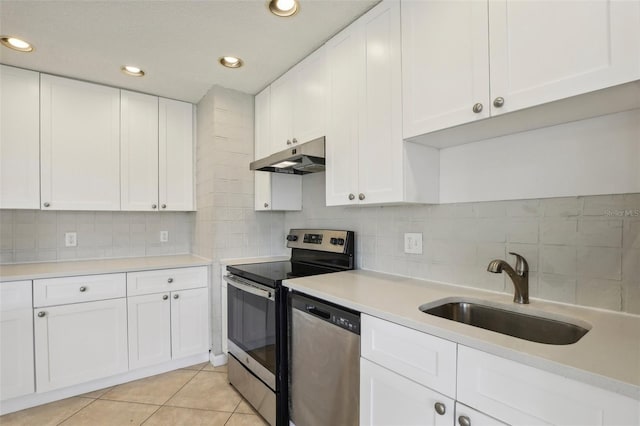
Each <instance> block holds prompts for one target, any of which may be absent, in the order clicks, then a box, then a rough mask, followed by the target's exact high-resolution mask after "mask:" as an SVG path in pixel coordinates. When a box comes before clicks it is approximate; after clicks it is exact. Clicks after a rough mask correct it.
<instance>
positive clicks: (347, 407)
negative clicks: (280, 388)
mask: <svg viewBox="0 0 640 426" xmlns="http://www.w3.org/2000/svg"><path fill="white" fill-rule="evenodd" d="M290 301H291V317H290V328H289V366H290V368H289V418H290V421H291V422H292V423H294V424H295V425H296V426H326V425H341V426H349V425H358V423H359V417H360V416H359V414H360V413H359V410H360V403H359V401H360V395H359V393H360V314H359V313H357V312H354V311H351V310H349V309H346V308H343V307H340V306H337V305H333V304H329V303H327V302H324V301H320V300H318V299H314V298H311V297H308V296H306V295H302V294H299V293H295V292H292V293H290Z"/></svg>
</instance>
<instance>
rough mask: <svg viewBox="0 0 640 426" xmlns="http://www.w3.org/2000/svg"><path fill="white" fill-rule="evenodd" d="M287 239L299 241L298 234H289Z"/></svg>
mask: <svg viewBox="0 0 640 426" xmlns="http://www.w3.org/2000/svg"><path fill="white" fill-rule="evenodd" d="M287 241H298V236H297V235H287Z"/></svg>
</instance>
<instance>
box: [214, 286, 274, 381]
mask: <svg viewBox="0 0 640 426" xmlns="http://www.w3.org/2000/svg"><path fill="white" fill-rule="evenodd" d="M224 280H225V281H226V282H227V283H228V284H229V285H228V286H227V304H228V305H227V310H228V330H227V331H228V339H229V342H228V344H229V352H230V353H231V354H232V355H233V356H234V357H235V358H236V359H237V360H238V361H240V362H241V363H242V364H244V366H245V367H247V368H248V369H249V370H250V371H251V372H252V373H253V374H255V375H256V376H257V377H259V378H260V379H261V380H262V381H263V382H264V383H265V384H266V385H267V386H269V387H270V388H271V389H272V390H273V391H274V392H275V390H276V378H275V377H276V376H275V374H276V298H275V293H276V292H275V289H273V288H269V287H265V286H263V285H260V284H258V283H255V282H253V281H249V280H246V279H243V278H240V277H237V276H234V275H227V276H225V277H224Z"/></svg>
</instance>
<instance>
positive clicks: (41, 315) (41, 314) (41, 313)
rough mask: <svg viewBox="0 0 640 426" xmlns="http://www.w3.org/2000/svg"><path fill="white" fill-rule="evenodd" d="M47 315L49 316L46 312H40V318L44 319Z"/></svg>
mask: <svg viewBox="0 0 640 426" xmlns="http://www.w3.org/2000/svg"><path fill="white" fill-rule="evenodd" d="M45 315H47V314H46V313H45V312H44V311H40V312H38V317H40V318H42V317H43V316H45Z"/></svg>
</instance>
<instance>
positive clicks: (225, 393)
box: [0, 363, 267, 426]
mask: <svg viewBox="0 0 640 426" xmlns="http://www.w3.org/2000/svg"><path fill="white" fill-rule="evenodd" d="M0 425H2V426H14V425H15V426H17V425H21V426H22V425H24V426H31V425H38V426H44V425H64V426H74V425H91V426H94V425H96V426H101V425H104V426H112V425H113V426H117V425H145V426H158V425H165V426H174V425H175V426H178V425H188V426H197V425H210V426H223V425H225V426H265V425H267V423H266V422H265V421H264V420H263V419H262V418H261V417H260V416H259V415H257V414H256V412H255V411H254V410H253V408H252V407H251V406H250V405H249V404H248V403H247V402H246V401H245V400H244V399H243V398H242V396H241V395H240V394H239V393H238V392H236V390H235V389H234V388H233V387H232V386H231V385H229V381H228V380H227V368H226V366H222V367H214V366H212V365H211V364H209V363H203V364H198V365H194V366H191V367H187V368H184V369H181V370H175V371H170V372H168V373H164V374H159V375H157V376H152V377H147V378H145V379H140V380H136V381H133V382H129V383H125V384H122V385H118V386H114V387H112V388H107V389H101V390H98V391H95V392H90V393H87V394H84V395H80V396H77V397H73V398H67V399H64V400H61V401H56V402H52V403H50V404H46V405H41V406H39V407H34V408H29V409H27V410H22V411H17V412H15V413H11V414H7V415H4V416H1V417H0Z"/></svg>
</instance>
